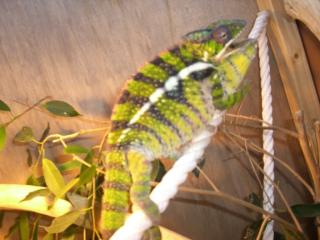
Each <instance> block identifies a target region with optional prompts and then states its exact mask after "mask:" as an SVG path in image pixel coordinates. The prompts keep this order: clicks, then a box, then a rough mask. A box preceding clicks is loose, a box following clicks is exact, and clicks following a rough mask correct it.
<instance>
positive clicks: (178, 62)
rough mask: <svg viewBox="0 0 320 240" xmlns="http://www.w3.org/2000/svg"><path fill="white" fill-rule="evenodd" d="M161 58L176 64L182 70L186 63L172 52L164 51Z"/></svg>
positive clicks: (173, 64)
mask: <svg viewBox="0 0 320 240" xmlns="http://www.w3.org/2000/svg"><path fill="white" fill-rule="evenodd" d="M160 58H161V59H162V60H163V61H165V62H166V63H169V64H170V65H172V66H174V67H175V68H176V70H181V69H183V68H184V67H185V64H184V63H183V62H182V61H181V59H180V58H179V57H177V56H175V55H173V54H172V53H170V52H164V53H162V54H161V55H160Z"/></svg>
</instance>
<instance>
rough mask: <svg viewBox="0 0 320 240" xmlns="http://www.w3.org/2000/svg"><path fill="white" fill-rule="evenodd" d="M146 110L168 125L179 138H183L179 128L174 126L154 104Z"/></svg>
mask: <svg viewBox="0 0 320 240" xmlns="http://www.w3.org/2000/svg"><path fill="white" fill-rule="evenodd" d="M148 112H149V113H150V115H151V117H153V118H154V119H156V120H158V121H160V122H162V123H163V124H164V125H167V126H168V127H170V128H171V129H172V131H173V132H174V133H175V134H176V135H177V136H178V137H179V138H180V140H182V139H183V137H182V135H181V133H180V130H179V128H178V127H177V126H175V125H174V124H173V123H172V122H171V121H169V120H168V119H166V118H165V117H164V116H163V115H162V113H161V112H160V111H159V110H158V108H157V107H156V106H155V105H152V106H151V107H150V109H149V111H148Z"/></svg>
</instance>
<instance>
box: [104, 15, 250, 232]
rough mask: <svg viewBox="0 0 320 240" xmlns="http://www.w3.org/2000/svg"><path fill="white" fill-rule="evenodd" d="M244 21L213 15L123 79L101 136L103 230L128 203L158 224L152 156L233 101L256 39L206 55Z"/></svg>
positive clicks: (172, 150)
mask: <svg viewBox="0 0 320 240" xmlns="http://www.w3.org/2000/svg"><path fill="white" fill-rule="evenodd" d="M243 27H244V22H243V21H220V22H217V23H215V24H212V25H210V26H209V27H208V28H207V29H205V30H201V31H195V32H193V33H190V34H189V35H186V38H187V39H186V40H185V41H184V42H183V43H182V44H181V45H179V46H176V47H174V48H172V49H170V50H168V51H166V52H163V53H161V54H160V55H159V56H157V57H156V58H155V59H154V60H153V61H151V62H150V63H148V64H146V65H144V66H143V67H142V68H141V69H140V70H139V72H138V73H137V74H136V75H134V76H133V77H132V79H130V80H129V81H128V82H127V86H126V88H125V89H124V90H123V92H122V94H121V96H120V98H119V100H118V103H117V105H116V106H115V108H114V110H113V114H112V116H111V120H112V127H111V131H110V133H109V135H108V139H107V142H108V145H109V150H108V153H107V156H106V163H105V167H106V174H105V183H104V196H103V200H102V202H103V206H102V207H103V210H102V215H101V223H100V228H101V232H102V233H103V234H104V236H108V234H110V233H112V232H114V231H115V230H116V229H118V228H119V227H121V226H122V225H123V223H124V218H125V214H126V213H127V211H128V206H129V203H130V201H131V202H132V204H133V205H134V206H136V207H140V208H141V209H143V210H144V211H145V213H146V214H147V215H148V216H149V217H150V218H151V219H152V220H153V221H154V222H155V224H156V223H157V221H158V220H159V212H158V209H157V207H156V206H155V204H154V203H153V202H152V201H151V200H150V199H149V193H150V175H151V168H152V167H151V161H152V160H154V159H157V158H162V157H167V158H175V157H177V156H179V149H180V148H181V147H182V146H183V145H185V144H186V143H187V142H189V141H190V140H192V138H193V136H195V135H196V134H197V133H198V132H199V131H201V130H203V129H205V128H206V127H207V126H208V123H209V121H210V119H211V118H212V115H213V113H214V110H215V109H216V108H219V109H226V108H229V107H231V106H232V105H233V104H234V103H236V102H237V101H238V100H239V96H241V91H238V88H239V85H240V83H241V81H242V79H243V77H244V74H245V73H246V71H247V68H248V66H249V65H250V63H251V61H252V58H253V57H254V55H255V43H254V42H253V41H248V42H246V43H245V44H243V45H242V46H241V47H239V48H237V49H235V50H234V52H233V53H231V54H229V56H228V57H227V58H223V60H222V61H221V62H219V63H212V59H213V57H214V56H215V55H216V54H217V53H219V52H220V51H221V50H222V49H223V47H224V45H225V44H228V43H230V40H233V39H234V38H235V37H236V36H237V35H238V34H239V32H240V31H241V30H242V28H243ZM216 30H217V31H216ZM221 32H222V34H221Z"/></svg>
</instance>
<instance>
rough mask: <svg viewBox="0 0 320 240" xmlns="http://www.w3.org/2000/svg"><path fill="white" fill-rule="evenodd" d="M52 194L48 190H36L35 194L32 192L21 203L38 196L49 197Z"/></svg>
mask: <svg viewBox="0 0 320 240" xmlns="http://www.w3.org/2000/svg"><path fill="white" fill-rule="evenodd" d="M49 194H50V191H49V190H48V189H46V188H44V189H39V190H35V191H33V192H30V193H29V194H28V195H27V196H25V198H24V199H22V200H21V201H20V202H23V201H28V200H31V199H32V198H34V197H38V196H48V195H49Z"/></svg>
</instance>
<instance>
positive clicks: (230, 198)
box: [179, 187, 297, 231]
mask: <svg viewBox="0 0 320 240" xmlns="http://www.w3.org/2000/svg"><path fill="white" fill-rule="evenodd" d="M179 190H180V191H183V192H190V193H196V194H202V195H210V196H216V197H220V198H223V199H226V200H228V201H230V202H233V203H235V204H237V205H240V206H243V207H245V208H248V209H250V210H252V211H255V212H258V213H261V214H263V215H265V216H267V217H269V218H271V219H274V220H275V221H278V222H279V223H282V224H283V225H285V226H287V227H288V228H290V229H292V230H294V231H296V230H297V228H296V227H295V226H294V225H292V224H291V223H289V222H287V221H286V220H284V219H282V218H281V217H279V216H277V215H275V214H273V213H270V212H268V211H266V210H264V209H262V208H260V207H257V206H256V205H253V204H251V203H249V202H246V201H244V200H242V199H239V198H236V197H234V196H232V195H229V194H227V193H224V192H221V191H220V192H216V191H212V190H201V189H195V188H189V187H179Z"/></svg>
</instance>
